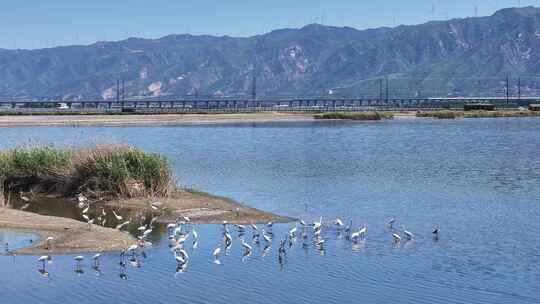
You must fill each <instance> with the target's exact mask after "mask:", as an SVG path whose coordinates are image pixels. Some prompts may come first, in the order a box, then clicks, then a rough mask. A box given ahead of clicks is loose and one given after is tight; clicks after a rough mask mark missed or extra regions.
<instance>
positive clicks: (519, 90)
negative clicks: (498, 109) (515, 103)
mask: <svg viewBox="0 0 540 304" xmlns="http://www.w3.org/2000/svg"><path fill="white" fill-rule="evenodd" d="M518 99H521V77H518Z"/></svg>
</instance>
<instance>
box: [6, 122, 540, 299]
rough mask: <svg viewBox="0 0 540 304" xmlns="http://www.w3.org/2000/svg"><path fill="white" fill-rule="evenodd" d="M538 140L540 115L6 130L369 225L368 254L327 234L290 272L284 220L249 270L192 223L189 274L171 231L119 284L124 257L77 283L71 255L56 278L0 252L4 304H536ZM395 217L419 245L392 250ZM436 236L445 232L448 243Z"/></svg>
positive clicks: (13, 136) (310, 215)
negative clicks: (122, 154)
mask: <svg viewBox="0 0 540 304" xmlns="http://www.w3.org/2000/svg"><path fill="white" fill-rule="evenodd" d="M539 132H540V119H537V118H514V119H470V120H451V121H448V120H429V119H426V120H394V121H389V122H381V123H378V122H377V123H321V122H315V123H266V124H238V125H224V126H189V127H188V126H167V127H81V128H79V127H47V128H43V127H24V128H4V129H0V134H1V135H2V137H1V139H0V147H3V148H5V147H13V146H15V145H23V144H28V143H48V144H49V143H54V144H56V145H81V144H86V143H92V142H97V141H99V142H101V141H102V140H108V141H114V142H118V141H120V142H127V143H130V144H134V145H137V146H139V147H141V148H143V149H145V150H149V151H153V152H159V153H163V154H165V155H167V156H168V157H169V158H170V159H171V161H172V162H173V165H174V168H175V172H176V175H177V176H178V177H179V180H180V183H182V184H184V185H189V186H194V187H196V188H199V189H201V190H204V191H208V192H211V193H215V194H218V195H224V196H229V197H232V198H234V199H236V200H238V201H243V202H246V203H248V204H249V205H252V206H254V207H258V208H262V209H265V210H268V211H273V212H278V213H282V214H285V215H290V216H295V217H302V218H305V219H306V220H309V221H313V220H315V219H318V217H319V216H320V215H323V216H324V221H326V222H329V221H331V220H332V219H334V218H335V217H341V218H343V219H347V220H348V219H351V220H353V222H354V225H355V226H360V225H362V224H364V223H367V224H368V227H369V228H368V236H367V240H366V242H365V244H362V245H361V246H359V247H358V248H353V246H351V243H350V242H348V241H346V240H345V239H342V238H338V236H337V233H336V231H334V230H333V229H326V230H325V238H326V239H327V242H326V244H325V251H324V255H321V252H319V251H318V250H316V249H315V248H314V247H313V246H312V245H311V244H310V245H309V246H308V248H307V249H306V248H303V247H302V245H301V241H299V242H298V243H296V244H295V245H293V247H292V248H291V249H290V250H289V251H288V254H287V257H286V258H285V259H284V260H283V264H282V265H281V264H280V263H279V260H278V258H277V256H278V254H277V247H278V240H277V239H279V237H281V236H283V235H284V233H285V231H286V230H287V229H288V228H289V226H290V225H278V226H277V227H274V233H275V236H276V239H275V240H274V244H273V246H272V248H271V251H270V252H269V254H268V255H267V256H266V257H261V253H262V248H263V246H262V245H261V247H260V248H259V247H255V249H254V253H253V255H252V256H251V257H249V258H248V259H247V260H244V261H243V259H242V250H241V246H240V243H239V242H238V240H235V241H234V242H233V247H232V249H231V253H230V255H229V256H227V257H223V258H222V265H215V264H213V263H212V258H211V252H212V251H213V249H214V248H215V247H216V246H217V244H218V243H219V242H220V241H221V226H214V225H205V226H200V227H199V226H198V227H196V229H197V230H198V231H199V234H200V242H199V244H198V248H197V249H196V250H195V251H194V252H191V249H190V250H189V253H190V256H191V260H190V263H189V266H188V268H187V271H186V272H185V273H180V274H176V272H175V266H176V263H175V261H174V259H173V258H172V255H171V253H170V251H169V248H168V246H167V243H168V242H167V240H166V238H165V236H163V235H161V234H154V235H153V242H154V245H155V246H154V248H152V249H150V250H147V252H146V253H147V258H146V259H142V266H141V267H140V268H134V267H127V280H123V279H121V278H120V277H119V272H120V270H121V269H120V267H119V266H118V264H117V262H118V254H106V255H105V256H104V258H103V260H102V265H101V269H102V275H101V276H96V275H95V273H94V272H93V271H92V270H91V269H90V267H89V266H90V261H88V260H87V261H86V262H85V263H84V266H83V267H84V270H85V273H84V274H82V275H79V274H76V273H75V272H73V267H74V266H73V265H74V263H73V257H72V256H55V257H53V262H52V264H50V265H47V270H48V271H49V273H50V276H49V278H43V277H42V276H41V275H40V274H39V273H38V272H37V270H38V268H40V266H41V264H39V263H37V261H36V257H32V256H17V257H15V258H13V257H0V269H2V274H4V275H3V276H0V286H2V287H3V288H2V289H0V297H1V298H9V299H13V301H14V302H25V303H38V302H39V303H49V302H50V303H53V302H54V303H56V302H59V301H65V302H69V303H73V302H78V303H94V302H97V301H102V302H112V301H122V302H135V301H137V302H139V301H141V302H152V303H165V302H170V301H176V302H180V301H186V302H189V303H231V302H237V303H276V302H286V303H289V302H296V303H313V302H320V303H359V302H363V303H387V302H390V301H394V302H397V303H539V302H540V292H539V291H538V289H537V286H539V284H540V244H539V241H540V238H539V237H538V234H537V233H538V231H540V221H538V218H539V215H540V206H539V205H538V202H539V201H540V190H539V186H538V185H540V156H539V153H540V152H539V148H540V136H538V134H539ZM390 217H395V218H396V219H397V222H398V223H397V224H396V227H397V228H399V230H401V229H403V226H405V228H406V229H407V230H410V231H412V232H414V233H415V235H416V238H415V240H414V241H412V242H403V243H402V244H401V245H400V246H399V247H396V246H393V245H392V237H391V232H390V230H389V229H388V227H385V225H384V223H385V221H386V220H387V219H388V218H390ZM433 225H438V226H440V228H441V236H440V239H439V241H438V242H435V241H433V239H432V236H431V228H432V227H433ZM234 235H235V237H236V233H234ZM161 237H163V238H164V239H162V240H160V238H161ZM246 237H247V239H250V232H249V231H248V233H247V234H246ZM188 247H190V246H188ZM89 256H90V255H88V257H89ZM9 274H17V276H16V277H15V276H10V275H9ZM29 286H31V287H32V288H29ZM23 289H24V290H25V292H18V291H20V290H23Z"/></svg>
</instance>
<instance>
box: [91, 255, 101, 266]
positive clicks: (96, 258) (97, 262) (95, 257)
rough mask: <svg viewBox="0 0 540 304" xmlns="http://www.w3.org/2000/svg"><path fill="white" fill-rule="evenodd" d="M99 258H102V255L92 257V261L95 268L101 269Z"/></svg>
mask: <svg viewBox="0 0 540 304" xmlns="http://www.w3.org/2000/svg"><path fill="white" fill-rule="evenodd" d="M99 258H101V253H96V254H95V255H94V256H93V257H92V261H93V262H94V268H99Z"/></svg>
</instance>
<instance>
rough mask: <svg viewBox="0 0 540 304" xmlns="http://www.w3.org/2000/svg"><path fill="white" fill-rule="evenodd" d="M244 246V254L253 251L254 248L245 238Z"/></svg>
mask: <svg viewBox="0 0 540 304" xmlns="http://www.w3.org/2000/svg"><path fill="white" fill-rule="evenodd" d="M242 247H244V255H248V254H250V253H251V250H252V249H253V248H252V247H251V246H250V245H249V244H248V243H246V242H245V241H244V240H242Z"/></svg>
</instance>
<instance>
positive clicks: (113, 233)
mask: <svg viewBox="0 0 540 304" xmlns="http://www.w3.org/2000/svg"><path fill="white" fill-rule="evenodd" d="M0 228H8V229H15V230H26V231H32V232H34V233H36V234H38V235H39V236H40V239H39V240H36V241H35V242H34V243H33V244H32V245H31V246H29V247H26V248H22V249H19V250H17V253H18V254H40V253H78V252H106V251H119V250H122V249H124V248H126V247H128V246H130V245H132V244H135V243H136V240H135V238H134V237H132V236H131V235H130V234H129V233H127V232H122V231H120V230H116V229H112V228H106V227H101V226H97V225H88V224H87V223H84V222H80V221H76V220H73V219H68V218H63V217H56V216H45V215H39V214H35V213H31V212H25V211H21V210H14V209H9V208H0ZM48 237H53V238H54V240H53V241H52V242H50V244H46V241H45V240H46V239H47V238H48Z"/></svg>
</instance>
